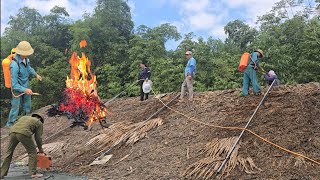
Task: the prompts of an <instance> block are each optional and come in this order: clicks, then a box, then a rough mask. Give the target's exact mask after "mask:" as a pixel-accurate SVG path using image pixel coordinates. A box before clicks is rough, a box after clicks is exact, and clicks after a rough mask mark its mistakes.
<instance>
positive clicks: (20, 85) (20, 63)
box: [6, 41, 42, 126]
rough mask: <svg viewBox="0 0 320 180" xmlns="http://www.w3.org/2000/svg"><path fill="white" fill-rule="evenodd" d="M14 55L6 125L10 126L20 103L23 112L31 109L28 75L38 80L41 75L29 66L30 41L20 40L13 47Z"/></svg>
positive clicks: (13, 121) (25, 112) (31, 52)
mask: <svg viewBox="0 0 320 180" xmlns="http://www.w3.org/2000/svg"><path fill="white" fill-rule="evenodd" d="M15 51H16V55H15V56H14V58H13V60H12V61H11V63H10V74H11V88H12V93H13V95H12V96H13V97H12V100H11V110H10V113H9V119H8V121H7V124H6V125H7V126H12V125H13V124H14V123H15V122H16V120H17V118H18V115H19V107H20V104H21V103H22V107H23V111H24V112H23V114H29V113H30V110H31V95H32V93H33V92H32V90H31V89H30V85H29V76H31V75H33V76H36V77H37V78H38V79H39V80H40V81H41V80H42V77H41V76H40V75H38V74H37V73H36V72H35V70H34V69H33V68H32V67H31V66H30V60H29V58H28V57H29V56H30V55H31V54H33V52H34V50H33V48H32V47H31V45H30V43H29V42H27V41H21V42H20V43H19V44H18V46H17V47H16V48H15Z"/></svg>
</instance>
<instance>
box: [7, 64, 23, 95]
mask: <svg viewBox="0 0 320 180" xmlns="http://www.w3.org/2000/svg"><path fill="white" fill-rule="evenodd" d="M18 73H19V66H18V64H17V62H15V61H11V64H10V76H11V77H10V78H11V87H12V89H13V90H15V91H19V92H25V91H26V90H27V88H25V87H23V86H21V85H20V84H19V82H18Z"/></svg>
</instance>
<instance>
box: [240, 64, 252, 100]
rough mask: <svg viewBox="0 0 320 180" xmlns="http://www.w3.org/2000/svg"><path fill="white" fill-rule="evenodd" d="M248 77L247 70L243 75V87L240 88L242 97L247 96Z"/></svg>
mask: <svg viewBox="0 0 320 180" xmlns="http://www.w3.org/2000/svg"><path fill="white" fill-rule="evenodd" d="M249 75H250V73H249V70H248V68H247V69H246V70H245V71H244V73H243V86H242V95H243V96H248V95H249V83H250V79H249Z"/></svg>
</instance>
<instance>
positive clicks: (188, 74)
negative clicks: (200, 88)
mask: <svg viewBox="0 0 320 180" xmlns="http://www.w3.org/2000/svg"><path fill="white" fill-rule="evenodd" d="M185 55H186V59H187V60H188V63H187V66H186V68H185V69H184V76H185V79H184V81H183V83H182V85H181V96H180V99H181V100H182V99H183V97H184V95H185V93H186V88H187V90H188V92H189V101H192V100H193V79H194V76H195V72H196V60H195V59H194V58H193V57H192V52H191V51H187V52H186V53H185Z"/></svg>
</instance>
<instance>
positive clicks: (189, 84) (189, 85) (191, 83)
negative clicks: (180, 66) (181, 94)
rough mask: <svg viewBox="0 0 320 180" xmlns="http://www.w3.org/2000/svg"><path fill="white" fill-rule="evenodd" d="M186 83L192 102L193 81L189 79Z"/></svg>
mask: <svg viewBox="0 0 320 180" xmlns="http://www.w3.org/2000/svg"><path fill="white" fill-rule="evenodd" d="M186 82H187V88H188V92H189V101H192V100H193V79H191V80H189V79H188V78H187V79H186Z"/></svg>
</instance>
